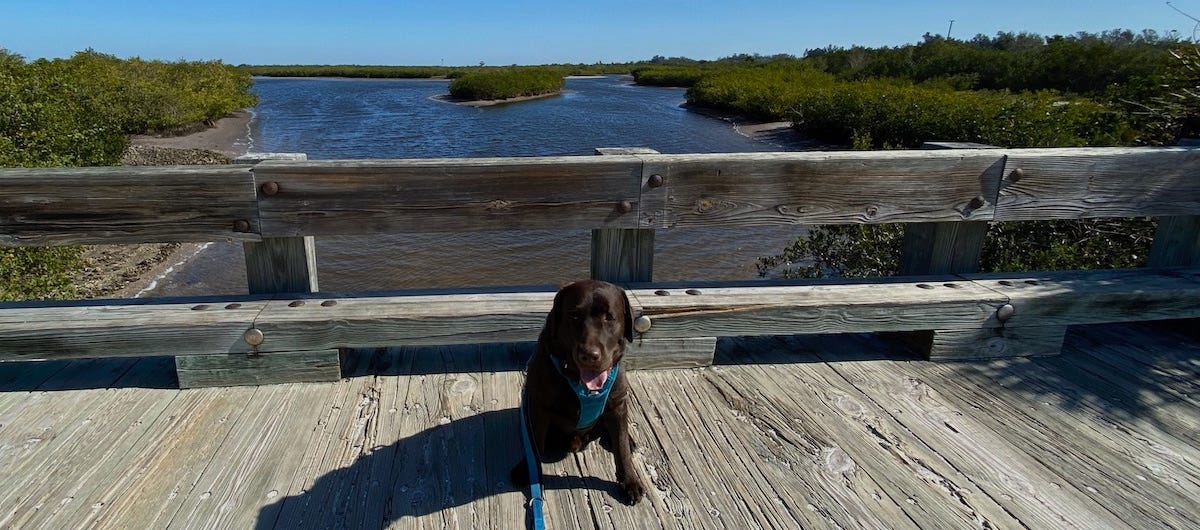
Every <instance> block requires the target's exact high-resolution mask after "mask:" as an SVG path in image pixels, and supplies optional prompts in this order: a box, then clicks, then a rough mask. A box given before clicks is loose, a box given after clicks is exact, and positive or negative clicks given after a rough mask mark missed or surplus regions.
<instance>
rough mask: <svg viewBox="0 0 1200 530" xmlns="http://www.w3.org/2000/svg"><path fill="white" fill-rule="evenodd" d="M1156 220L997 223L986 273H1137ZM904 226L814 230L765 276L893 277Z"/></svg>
mask: <svg viewBox="0 0 1200 530" xmlns="http://www.w3.org/2000/svg"><path fill="white" fill-rule="evenodd" d="M1156 226H1157V223H1156V222H1155V221H1154V220H1153V219H1146V218H1128V219H1086V220H1078V221H1077V220H1063V221H1021V222H1008V223H993V224H992V225H991V226H990V228H989V229H988V234H987V237H986V238H985V239H984V244H983V252H982V255H981V256H980V269H981V270H983V271H985V272H1016V271H1031V270H1085V269H1111V268H1135V267H1142V266H1145V264H1146V257H1147V256H1148V255H1149V253H1150V245H1151V244H1152V243H1153V240H1154V230H1155V228H1156ZM903 239H904V227H903V225H831V226H820V227H815V228H813V229H812V230H811V231H810V232H809V233H808V234H807V235H806V236H804V237H801V238H798V239H796V240H795V241H793V242H792V243H791V244H790V245H789V246H788V247H787V248H785V249H784V250H783V252H781V253H779V254H777V255H775V256H766V257H760V258H758V260H757V263H756V266H757V267H758V273H759V275H761V276H768V275H772V274H775V275H780V276H783V277H785V278H824V277H847V278H862V277H873V276H892V275H895V274H896V273H897V271H898V268H899V263H900V250H901V243H902V241H903Z"/></svg>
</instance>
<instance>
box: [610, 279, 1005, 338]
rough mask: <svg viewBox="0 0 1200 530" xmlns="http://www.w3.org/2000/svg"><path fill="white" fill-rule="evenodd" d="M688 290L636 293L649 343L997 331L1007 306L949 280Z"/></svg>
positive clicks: (1000, 299) (993, 294)
mask: <svg viewBox="0 0 1200 530" xmlns="http://www.w3.org/2000/svg"><path fill="white" fill-rule="evenodd" d="M660 291H661V292H665V293H669V294H668V295H666V296H662V295H658V294H656V293H657V292H660ZM687 291H688V289H669V290H663V289H654V290H651V289H645V290H642V289H635V290H634V291H633V292H634V293H635V298H636V299H637V300H638V301H639V302H640V305H641V309H642V312H643V313H644V314H645V315H647V316H649V317H650V318H651V320H652V327H651V328H650V330H649V331H648V332H646V333H645V334H644V336H645V337H646V338H667V337H695V336H740V335H787V334H808V333H853V332H866V331H911V330H921V329H958V328H979V327H997V326H999V325H1000V323H999V321H998V320H996V318H995V312H996V308H998V307H1000V306H1002V305H1004V304H1005V303H1006V302H1007V298H1005V297H1004V296H1002V295H998V294H997V293H996V292H994V291H990V290H988V289H985V288H983V287H980V286H977V285H975V284H973V283H971V282H965V281H962V280H961V279H957V278H949V277H947V278H926V279H923V281H913V280H912V279H896V280H883V281H881V282H880V283H826V282H817V283H813V284H809V285H796V286H773V287H753V288H720V287H713V288H703V289H698V290H694V291H695V292H697V293H699V294H695V295H690V294H687Z"/></svg>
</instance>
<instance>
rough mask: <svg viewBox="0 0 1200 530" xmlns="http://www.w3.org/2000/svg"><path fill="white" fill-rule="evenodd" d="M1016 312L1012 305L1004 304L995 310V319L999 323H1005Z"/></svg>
mask: <svg viewBox="0 0 1200 530" xmlns="http://www.w3.org/2000/svg"><path fill="white" fill-rule="evenodd" d="M1016 312H1017V308H1015V307H1013V306H1012V304H1004V305H1002V306H1000V309H997V310H996V318H998V319H1000V321H1001V322H1006V321H1008V319H1010V318H1012V317H1013V315H1014V314H1016Z"/></svg>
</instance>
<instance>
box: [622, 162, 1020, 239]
mask: <svg viewBox="0 0 1200 530" xmlns="http://www.w3.org/2000/svg"><path fill="white" fill-rule="evenodd" d="M639 158H641V159H642V160H644V161H645V162H646V165H647V171H653V172H656V173H657V174H660V175H661V176H662V177H663V178H664V180H665V183H666V188H667V189H668V199H667V203H666V204H665V205H664V209H663V210H662V211H659V212H655V211H652V210H651V211H643V216H642V217H643V220H642V222H643V227H645V228H656V227H658V228H668V227H677V226H678V227H686V226H730V225H741V226H756V225H791V224H848V223H898V222H934V221H964V220H967V221H987V220H990V219H991V218H992V213H993V207H994V204H993V201H994V199H995V197H996V193H997V191H996V190H997V186H998V185H999V182H1000V172H1001V169H1002V168H1003V162H1002V159H1003V157H1002V155H1001V154H1000V153H999V152H997V151H989V150H982V149H981V150H963V151H909V152H888V154H886V155H881V154H879V153H871V152H836V153H738V154H716V155H639ZM931 175H937V180H936V185H932V182H933V181H931V180H930V176H931Z"/></svg>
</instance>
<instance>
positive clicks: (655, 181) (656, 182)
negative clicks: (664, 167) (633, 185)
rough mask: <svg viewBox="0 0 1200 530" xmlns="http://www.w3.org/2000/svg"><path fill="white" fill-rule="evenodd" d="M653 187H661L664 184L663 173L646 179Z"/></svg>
mask: <svg viewBox="0 0 1200 530" xmlns="http://www.w3.org/2000/svg"><path fill="white" fill-rule="evenodd" d="M646 184H649V185H650V187H651V188H660V187H662V185H663V177H662V175H650V179H649V180H647V181H646Z"/></svg>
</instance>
